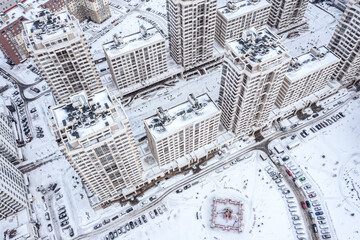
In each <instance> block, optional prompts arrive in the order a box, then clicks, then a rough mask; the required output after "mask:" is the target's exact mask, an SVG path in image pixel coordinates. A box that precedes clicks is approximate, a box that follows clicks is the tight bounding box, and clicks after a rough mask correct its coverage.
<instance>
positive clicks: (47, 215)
mask: <svg viewBox="0 0 360 240" xmlns="http://www.w3.org/2000/svg"><path fill="white" fill-rule="evenodd" d="M45 219H46V220H50V214H49V213H48V212H46V213H45Z"/></svg>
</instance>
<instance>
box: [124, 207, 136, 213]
mask: <svg viewBox="0 0 360 240" xmlns="http://www.w3.org/2000/svg"><path fill="white" fill-rule="evenodd" d="M132 210H134V209H133V208H132V207H130V208H128V209H126V213H129V212H131V211H132Z"/></svg>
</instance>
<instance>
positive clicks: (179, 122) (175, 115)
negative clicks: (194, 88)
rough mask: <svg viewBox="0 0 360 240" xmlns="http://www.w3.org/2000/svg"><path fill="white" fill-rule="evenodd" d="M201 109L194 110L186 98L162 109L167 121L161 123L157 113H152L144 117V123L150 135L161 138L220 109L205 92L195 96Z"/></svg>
mask: <svg viewBox="0 0 360 240" xmlns="http://www.w3.org/2000/svg"><path fill="white" fill-rule="evenodd" d="M196 99H197V101H198V104H199V105H201V107H202V108H201V110H194V107H193V105H192V103H191V102H190V101H189V100H188V101H185V102H183V103H180V104H178V105H176V106H174V107H171V108H169V109H167V110H164V111H165V112H166V113H167V115H168V117H169V118H170V119H171V120H170V121H169V122H168V123H165V124H161V119H160V117H159V115H158V114H154V115H152V116H150V117H148V118H146V119H144V122H145V124H146V125H147V126H148V129H149V131H150V133H151V135H152V136H153V137H154V138H155V139H161V138H163V137H166V136H168V135H170V134H172V133H175V132H178V131H179V130H180V129H182V128H184V127H186V126H188V125H192V124H194V123H195V122H199V121H202V120H204V119H207V118H209V117H210V116H211V115H214V114H216V113H220V109H219V108H218V107H217V105H216V104H215V102H213V100H212V99H211V98H210V96H209V95H208V94H207V93H204V94H202V95H200V96H198V97H196Z"/></svg>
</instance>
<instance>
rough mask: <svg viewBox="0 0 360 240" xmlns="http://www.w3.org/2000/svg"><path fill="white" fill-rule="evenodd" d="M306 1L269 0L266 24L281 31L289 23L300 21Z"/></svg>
mask: <svg viewBox="0 0 360 240" xmlns="http://www.w3.org/2000/svg"><path fill="white" fill-rule="evenodd" d="M308 2H309V1H308V0H290V1H289V0H270V3H271V10H270V15H269V20H268V24H269V25H270V26H271V27H274V28H276V29H277V30H279V31H281V30H284V29H286V28H287V27H289V26H290V25H293V24H298V23H301V22H302V20H303V18H304V15H305V11H306V8H307V5H308Z"/></svg>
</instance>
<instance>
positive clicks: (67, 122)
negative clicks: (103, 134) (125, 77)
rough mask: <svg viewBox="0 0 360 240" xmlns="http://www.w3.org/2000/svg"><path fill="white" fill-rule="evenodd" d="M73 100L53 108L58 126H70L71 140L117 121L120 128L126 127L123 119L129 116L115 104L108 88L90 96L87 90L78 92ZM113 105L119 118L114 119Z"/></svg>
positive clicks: (68, 133)
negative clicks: (111, 109)
mask: <svg viewBox="0 0 360 240" xmlns="http://www.w3.org/2000/svg"><path fill="white" fill-rule="evenodd" d="M91 100H92V101H91ZM71 101H72V103H70V104H67V105H64V104H63V105H60V106H57V107H55V108H54V109H52V111H53V114H54V117H55V121H56V125H57V128H65V127H66V128H69V131H68V132H67V136H68V139H69V140H73V139H76V138H84V137H86V136H88V135H90V134H93V133H95V132H97V131H100V130H102V129H105V128H106V127H108V126H110V125H111V124H113V123H114V122H116V121H117V124H118V125H119V128H120V129H123V128H124V125H123V123H122V120H124V119H126V118H127V117H126V114H125V112H124V110H123V109H122V108H121V107H119V106H117V105H114V103H113V102H112V100H111V99H110V96H109V94H108V91H107V90H106V89H102V90H100V91H99V92H96V93H94V95H92V96H90V97H88V96H87V95H86V93H85V92H80V93H77V94H76V95H74V96H72V97H71ZM80 102H81V104H79V103H80ZM113 107H115V108H116V111H117V113H118V114H119V116H120V118H119V119H118V118H117V119H114V116H113V114H112V113H111V111H110V108H113ZM75 132H76V133H75Z"/></svg>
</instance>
